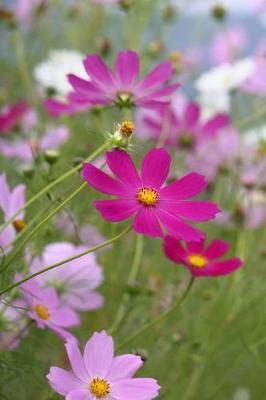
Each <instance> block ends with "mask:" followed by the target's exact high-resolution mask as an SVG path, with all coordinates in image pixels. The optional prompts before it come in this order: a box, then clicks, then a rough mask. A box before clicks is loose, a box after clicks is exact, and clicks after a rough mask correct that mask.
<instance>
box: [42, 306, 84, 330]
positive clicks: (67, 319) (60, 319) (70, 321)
mask: <svg viewBox="0 0 266 400" xmlns="http://www.w3.org/2000/svg"><path fill="white" fill-rule="evenodd" d="M49 320H50V321H51V322H52V323H53V324H56V325H58V326H61V327H62V328H69V327H72V326H78V325H79V324H80V318H79V315H78V314H77V313H76V312H75V311H73V310H71V308H66V307H61V308H59V309H58V310H56V311H54V312H53V313H52V315H51V317H50V318H49Z"/></svg>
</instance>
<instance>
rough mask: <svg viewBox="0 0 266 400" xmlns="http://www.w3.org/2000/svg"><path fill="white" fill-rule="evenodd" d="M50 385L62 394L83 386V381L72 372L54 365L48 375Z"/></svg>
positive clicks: (64, 394)
mask: <svg viewBox="0 0 266 400" xmlns="http://www.w3.org/2000/svg"><path fill="white" fill-rule="evenodd" d="M47 379H48V381H49V385H50V386H51V387H52V388H53V389H54V390H55V391H56V392H57V393H59V394H61V395H62V396H66V395H67V394H68V393H69V392H71V391H72V390H77V389H79V388H80V387H81V385H82V382H81V381H80V380H79V379H78V378H77V377H76V376H75V375H74V374H73V373H72V372H69V371H66V370H64V369H62V368H57V367H52V368H51V369H50V372H49V374H48V375H47Z"/></svg>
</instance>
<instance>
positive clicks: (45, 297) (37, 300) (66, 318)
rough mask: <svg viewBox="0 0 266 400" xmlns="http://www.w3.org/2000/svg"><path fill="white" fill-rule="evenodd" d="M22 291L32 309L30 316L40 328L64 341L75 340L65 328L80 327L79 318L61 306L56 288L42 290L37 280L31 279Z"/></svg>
mask: <svg viewBox="0 0 266 400" xmlns="http://www.w3.org/2000/svg"><path fill="white" fill-rule="evenodd" d="M20 291H21V294H22V297H23V299H24V300H25V302H26V304H27V306H28V307H29V309H30V311H29V312H28V316H29V317H30V318H31V319H33V320H34V321H35V322H36V325H37V327H38V328H40V329H44V328H45V327H46V328H49V329H51V330H53V331H54V332H55V333H56V334H57V335H58V336H60V337H61V338H63V339H70V338H71V339H74V336H73V335H72V334H71V333H69V332H68V331H67V330H66V329H65V328H72V327H74V326H78V325H79V324H80V320H79V316H78V314H77V313H76V312H74V311H73V310H72V309H71V308H69V307H65V306H61V304H60V300H59V298H58V296H57V294H56V291H55V289H54V288H52V287H48V288H41V287H40V285H39V284H38V282H37V281H36V279H31V280H29V281H27V282H25V283H23V284H22V285H21V286H20Z"/></svg>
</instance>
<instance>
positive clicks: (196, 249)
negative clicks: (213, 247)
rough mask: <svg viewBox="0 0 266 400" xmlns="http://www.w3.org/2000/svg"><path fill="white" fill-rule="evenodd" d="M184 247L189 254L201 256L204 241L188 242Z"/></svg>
mask: <svg viewBox="0 0 266 400" xmlns="http://www.w3.org/2000/svg"><path fill="white" fill-rule="evenodd" d="M186 245H187V249H188V251H189V253H195V254H201V253H203V249H204V245H205V239H202V240H201V241H199V242H188V243H187V244H186Z"/></svg>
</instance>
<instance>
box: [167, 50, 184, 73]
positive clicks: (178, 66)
mask: <svg viewBox="0 0 266 400" xmlns="http://www.w3.org/2000/svg"><path fill="white" fill-rule="evenodd" d="M169 59H170V61H171V63H172V65H173V68H174V70H175V72H177V73H178V72H180V71H181V70H182V55H181V53H180V52H179V51H178V50H176V51H172V52H171V53H170V54H169Z"/></svg>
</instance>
